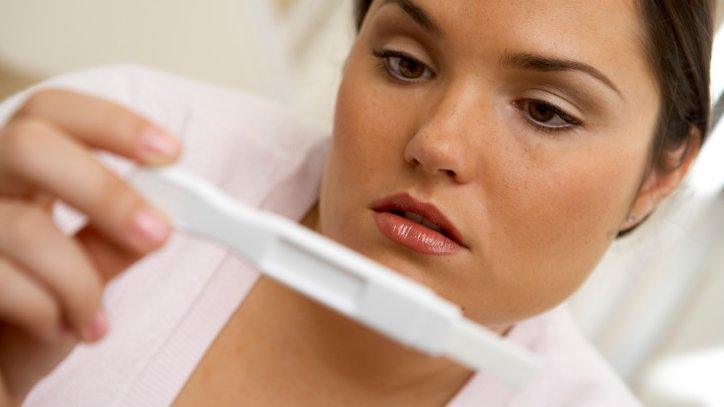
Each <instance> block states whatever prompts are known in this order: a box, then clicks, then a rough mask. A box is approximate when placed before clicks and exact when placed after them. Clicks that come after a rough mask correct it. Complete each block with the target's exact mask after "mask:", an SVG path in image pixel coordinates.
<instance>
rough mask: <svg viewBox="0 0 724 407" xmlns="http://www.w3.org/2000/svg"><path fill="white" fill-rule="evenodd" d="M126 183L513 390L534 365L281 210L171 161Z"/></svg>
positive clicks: (294, 280) (402, 337) (305, 286)
mask: <svg viewBox="0 0 724 407" xmlns="http://www.w3.org/2000/svg"><path fill="white" fill-rule="evenodd" d="M130 182H131V184H132V185H133V186H134V187H135V188H136V189H137V190H138V191H139V192H140V193H141V194H142V195H144V196H145V198H146V199H147V200H148V201H149V202H151V203H152V204H154V205H156V206H157V207H158V208H159V209H161V210H163V211H164V212H165V213H166V214H167V215H168V216H169V218H170V221H171V223H172V225H173V226H174V227H175V228H177V229H181V230H184V231H187V232H190V233H192V234H195V235H201V236H203V237H206V238H211V239H213V240H215V241H217V242H220V243H222V244H224V245H227V246H229V247H230V248H232V249H233V250H235V251H236V252H237V253H238V254H240V255H241V256H243V257H244V258H245V259H247V260H249V261H251V262H252V263H253V264H254V265H256V266H257V267H258V268H259V269H260V270H261V271H262V272H263V273H264V274H266V275H267V276H269V277H271V278H273V279H275V280H277V281H279V282H281V283H283V284H285V285H286V286H288V287H291V288H292V289H294V290H297V291H299V292H301V293H302V294H304V295H306V296H308V297H310V298H313V299H315V300H317V301H318V302H321V303H322V304H325V305H326V306H327V307H329V308H332V309H334V310H336V311H338V312H340V313H342V314H344V315H346V316H347V317H349V318H351V319H353V320H355V321H358V322H360V323H362V324H363V325H365V326H367V327H370V328H371V329H373V330H375V331H377V332H380V333H382V334H384V335H386V336H388V337H390V338H393V339H394V340H396V341H398V342H400V343H403V344H405V345H407V346H410V347H412V348H415V349H418V350H420V351H422V352H425V353H427V354H430V355H434V356H446V357H449V358H451V359H452V360H454V361H456V362H458V363H460V364H462V365H464V366H466V367H468V368H470V369H473V370H482V371H484V372H486V373H488V374H490V375H493V376H496V377H498V378H500V379H502V380H503V381H505V382H507V383H508V384H510V385H511V386H513V387H515V388H519V387H522V386H525V385H526V384H527V383H528V382H529V381H530V380H531V379H532V378H533V376H534V374H535V372H536V371H537V368H538V365H539V363H538V359H537V358H536V357H535V356H534V355H532V354H531V353H529V352H528V351H526V350H524V349H522V348H520V347H518V346H515V345H513V344H511V343H509V342H506V341H504V340H503V339H502V338H500V337H499V336H498V335H497V334H495V333H493V332H492V331H490V330H488V329H487V328H485V327H483V326H481V325H478V324H476V323H474V322H473V321H471V320H469V319H467V318H465V317H463V315H462V312H461V311H460V309H459V308H458V307H457V306H456V305H455V304H453V303H451V302H449V301H447V300H445V299H443V298H441V297H439V296H438V295H436V294H435V293H434V292H433V291H432V290H431V289H429V288H428V287H426V286H424V285H422V284H419V283H417V282H416V281H414V280H411V279H408V278H406V277H404V276H402V275H400V274H399V273H396V272H394V271H392V270H390V269H389V268H387V267H385V266H383V265H381V264H379V263H377V262H375V261H373V260H371V259H369V258H367V257H365V256H363V255H361V254H359V253H357V252H355V251H353V250H351V249H350V248H348V247H346V246H343V245H341V244H339V243H337V242H335V241H334V240H332V239H329V238H327V237H325V236H323V235H321V234H319V233H316V232H315V231H313V230H310V229H308V228H306V227H304V226H301V225H299V224H297V223H296V222H294V221H292V220H290V219H288V218H285V217H283V216H280V215H277V214H274V213H271V212H267V211H262V210H258V209H256V208H253V207H251V206H248V205H246V204H243V203H241V202H238V201H234V200H232V199H231V198H230V197H228V196H226V195H225V194H224V193H223V192H222V191H221V190H219V189H218V188H217V187H215V186H214V185H212V184H210V183H209V182H207V181H205V180H203V179H202V178H199V177H197V176H195V175H193V174H191V173H189V172H186V171H184V170H182V169H179V168H177V167H163V168H137V169H135V170H134V172H133V173H132V174H131V176H130Z"/></svg>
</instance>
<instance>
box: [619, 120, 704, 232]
mask: <svg viewBox="0 0 724 407" xmlns="http://www.w3.org/2000/svg"><path fill="white" fill-rule="evenodd" d="M701 141H702V135H701V131H700V130H699V128H698V127H696V126H694V125H691V127H690V128H689V135H688V136H687V137H686V140H684V142H682V143H681V144H680V145H678V146H676V147H675V148H673V149H665V150H664V151H662V153H661V154H662V155H661V157H659V160H658V162H656V163H654V164H653V165H652V166H651V169H650V170H649V173H648V174H647V176H646V179H645V180H644V182H643V183H642V185H641V188H640V189H639V192H638V194H637V196H636V199H635V200H634V202H633V205H632V206H631V209H630V210H629V213H628V216H627V217H626V219H624V221H623V223H622V225H621V230H622V231H624V230H627V229H630V228H632V227H633V226H635V225H636V224H638V223H639V222H641V221H642V220H643V219H645V218H646V217H648V216H649V215H651V213H652V212H653V211H654V209H656V207H657V206H658V205H659V203H661V201H663V200H664V198H666V197H667V196H669V195H670V194H671V193H672V192H674V190H675V189H676V188H677V187H678V186H679V184H681V181H682V180H683V179H684V177H685V176H686V174H687V173H688V172H689V169H690V168H691V165H692V164H693V163H694V159H695V158H696V157H697V155H698V154H699V150H700V149H701Z"/></svg>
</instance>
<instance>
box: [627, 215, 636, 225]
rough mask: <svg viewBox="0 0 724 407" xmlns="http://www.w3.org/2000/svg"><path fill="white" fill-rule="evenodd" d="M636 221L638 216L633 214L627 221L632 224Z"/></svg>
mask: <svg viewBox="0 0 724 407" xmlns="http://www.w3.org/2000/svg"><path fill="white" fill-rule="evenodd" d="M635 221H636V217H635V216H633V215H628V217H627V218H626V223H628V224H632V223H634V222H635Z"/></svg>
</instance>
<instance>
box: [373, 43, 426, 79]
mask: <svg viewBox="0 0 724 407" xmlns="http://www.w3.org/2000/svg"><path fill="white" fill-rule="evenodd" d="M374 55H375V56H376V57H377V58H379V59H380V60H381V61H382V63H381V64H380V66H381V67H382V68H383V69H384V70H385V71H386V72H387V73H388V74H389V75H390V76H392V77H393V78H394V79H396V80H398V81H401V82H408V83H411V82H420V81H423V80H427V79H430V78H432V77H433V76H434V73H433V72H432V70H431V69H430V68H429V67H428V66H427V65H425V64H424V63H422V62H420V61H419V60H418V59H417V58H415V57H413V56H411V55H407V54H405V53H403V52H399V51H392V50H383V51H374Z"/></svg>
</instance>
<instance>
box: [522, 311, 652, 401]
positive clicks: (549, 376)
mask: <svg viewBox="0 0 724 407" xmlns="http://www.w3.org/2000/svg"><path fill="white" fill-rule="evenodd" d="M532 325H533V326H531V328H534V329H537V330H538V333H537V334H536V335H535V336H534V335H532V334H531V333H530V332H529V333H527V334H528V335H529V336H530V337H529V339H528V340H529V346H531V347H532V350H533V351H534V352H536V353H538V354H539V355H540V357H541V359H542V361H543V369H542V370H541V374H540V375H539V377H538V379H537V380H536V382H537V383H535V384H534V386H532V387H531V391H530V393H529V394H527V395H526V398H529V397H532V398H534V399H539V400H540V399H541V398H542V399H552V400H551V402H552V403H551V404H550V405H578V406H611V405H616V406H639V405H641V404H640V402H639V401H637V400H636V398H635V397H634V396H633V394H632V393H631V391H630V390H629V389H628V387H627V386H626V384H625V383H624V381H623V380H622V379H621V378H620V377H619V375H618V374H617V373H616V372H615V371H614V369H613V368H612V366H611V365H610V364H609V363H608V362H607V361H606V360H605V359H604V357H603V356H602V355H601V353H600V352H599V351H598V349H596V348H595V346H594V345H593V344H592V343H591V342H590V341H589V340H588V339H587V338H586V337H585V336H584V335H583V334H582V333H581V331H580V329H579V328H578V326H577V324H576V323H575V321H574V319H573V317H572V315H571V313H570V311H569V309H568V307H567V305H566V304H563V305H561V306H559V307H557V308H555V309H553V310H551V311H549V312H548V313H546V314H544V315H542V316H541V317H540V318H539V319H538V320H537V321H535V322H534V323H532ZM523 328H524V329H525V327H523ZM523 335H526V333H523ZM546 405H547V404H546Z"/></svg>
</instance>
